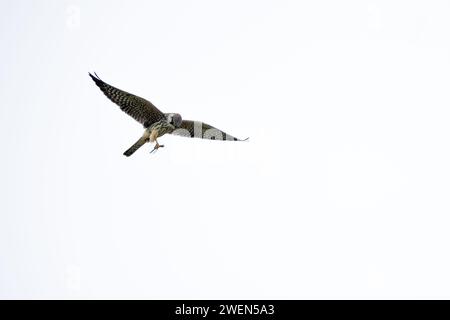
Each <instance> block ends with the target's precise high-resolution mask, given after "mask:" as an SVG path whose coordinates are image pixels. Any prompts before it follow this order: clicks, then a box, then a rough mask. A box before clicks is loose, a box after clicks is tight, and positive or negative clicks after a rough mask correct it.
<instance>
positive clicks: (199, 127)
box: [171, 120, 248, 141]
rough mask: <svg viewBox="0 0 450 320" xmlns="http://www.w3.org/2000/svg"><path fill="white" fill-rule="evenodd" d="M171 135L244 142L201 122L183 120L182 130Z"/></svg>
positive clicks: (179, 129) (176, 130)
mask: <svg viewBox="0 0 450 320" xmlns="http://www.w3.org/2000/svg"><path fill="white" fill-rule="evenodd" d="M171 133H172V134H174V135H177V136H182V137H188V138H201V139H209V140H231V141H243V140H240V139H238V138H235V137H233V136H230V135H229V134H227V133H225V132H223V131H222V130H219V129H217V128H214V127H213V126H211V125H209V124H206V123H204V122H201V121H192V120H183V121H182V123H181V126H180V128H177V129H175V130H174V131H172V132H171ZM247 139H248V138H247ZM247 139H245V140H247Z"/></svg>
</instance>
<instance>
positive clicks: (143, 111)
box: [89, 72, 248, 157]
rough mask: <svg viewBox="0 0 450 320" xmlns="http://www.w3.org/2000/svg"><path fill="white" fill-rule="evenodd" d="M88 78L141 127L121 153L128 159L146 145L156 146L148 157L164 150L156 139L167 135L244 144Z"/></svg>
mask: <svg viewBox="0 0 450 320" xmlns="http://www.w3.org/2000/svg"><path fill="white" fill-rule="evenodd" d="M89 76H90V77H91V78H92V80H94V82H95V84H96V85H97V86H98V87H99V88H100V90H101V91H102V92H103V93H104V94H105V96H106V97H107V98H108V99H109V100H111V101H112V102H114V103H115V104H117V105H118V106H119V107H120V109H121V110H122V111H124V112H125V113H127V114H128V115H129V116H131V117H132V118H134V119H135V120H136V121H138V122H139V123H141V124H142V125H143V126H144V133H143V134H142V136H141V137H140V138H139V139H138V140H137V141H136V142H135V143H134V144H133V145H132V146H131V147H130V148H128V149H127V150H126V151H125V152H124V153H123V154H124V155H125V156H127V157H129V156H131V155H132V154H133V153H134V152H136V150H138V149H139V148H140V147H142V146H143V145H144V144H146V143H147V142H150V143H155V145H154V147H153V149H152V151H150V153H153V152H155V151H156V150H158V149H159V148H163V147H164V145H162V144H159V142H158V140H157V139H158V138H160V137H162V136H163V135H165V134H166V133H169V134H173V135H178V136H183V137H190V138H201V139H210V140H229V141H243V140H240V139H238V138H235V137H233V136H231V135H229V134H227V133H225V132H223V131H221V130H219V129H217V128H214V127H213V126H210V125H209V124H206V123H203V122H201V121H192V120H183V119H182V118H181V115H180V114H178V113H163V112H161V111H160V110H159V109H158V108H156V107H155V106H154V105H153V104H152V103H151V102H150V101H148V100H145V99H144V98H141V97H138V96H136V95H134V94H131V93H128V92H126V91H123V90H120V89H118V88H116V87H113V86H111V85H109V84H107V83H106V82H104V81H103V80H101V79H100V78H99V76H98V75H97V74H96V73H95V72H94V75H92V74H91V73H89ZM247 139H248V138H247ZM247 139H245V140H247Z"/></svg>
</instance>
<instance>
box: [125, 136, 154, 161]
mask: <svg viewBox="0 0 450 320" xmlns="http://www.w3.org/2000/svg"><path fill="white" fill-rule="evenodd" d="M147 140H148V139H147V138H146V137H141V138H139V140H138V141H136V143H135V144H133V145H132V146H131V147H130V148H129V149H128V150H127V151H125V152H124V153H123V154H124V155H125V156H127V157H129V156H131V155H132V154H133V153H134V152H135V151H136V150H137V149H139V148H140V147H142V146H143V145H144V144H145V143H146V142H147Z"/></svg>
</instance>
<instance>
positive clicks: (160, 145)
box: [150, 143, 164, 153]
mask: <svg viewBox="0 0 450 320" xmlns="http://www.w3.org/2000/svg"><path fill="white" fill-rule="evenodd" d="M163 147H164V145H163V144H159V143H156V144H155V147H154V148H153V150H152V151H150V153H153V152H155V151H156V150H158V149H159V148H163Z"/></svg>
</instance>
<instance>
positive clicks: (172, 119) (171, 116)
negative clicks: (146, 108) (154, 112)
mask: <svg viewBox="0 0 450 320" xmlns="http://www.w3.org/2000/svg"><path fill="white" fill-rule="evenodd" d="M167 121H168V122H169V123H170V124H171V125H173V126H174V127H175V128H179V127H180V126H181V122H182V121H183V119H182V118H181V115H179V114H178V113H168V114H167Z"/></svg>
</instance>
